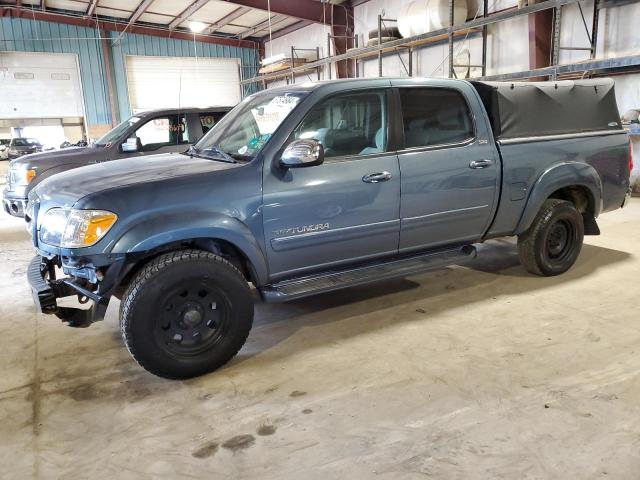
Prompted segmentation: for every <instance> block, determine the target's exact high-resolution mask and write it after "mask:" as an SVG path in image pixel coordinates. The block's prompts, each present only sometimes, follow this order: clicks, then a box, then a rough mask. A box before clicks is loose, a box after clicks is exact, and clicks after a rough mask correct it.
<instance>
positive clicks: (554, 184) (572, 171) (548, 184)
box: [513, 162, 602, 235]
mask: <svg viewBox="0 0 640 480" xmlns="http://www.w3.org/2000/svg"><path fill="white" fill-rule="evenodd" d="M572 185H579V186H583V187H586V188H587V189H588V190H589V192H590V193H591V197H592V198H593V205H594V212H593V216H594V217H597V216H598V215H599V213H600V210H601V209H602V181H601V180H600V175H598V172H596V170H595V169H594V168H593V167H592V166H591V165H589V164H587V163H579V162H562V163H557V164H555V165H553V166H551V167H549V168H548V169H547V170H545V171H544V172H542V175H540V177H539V178H538V180H536V182H535V183H534V184H533V186H532V187H531V191H530V193H529V198H528V199H527V203H526V205H525V207H524V210H523V212H522V215H521V216H520V220H519V222H518V225H517V227H516V230H515V232H514V233H513V234H514V235H520V234H521V233H523V232H525V231H526V230H527V229H528V228H529V227H530V226H531V224H532V223H533V219H534V218H535V216H536V215H537V214H538V212H539V211H540V208H542V204H543V203H544V202H545V200H546V199H547V198H549V196H550V195H551V194H552V193H553V192H555V191H556V190H559V189H561V188H564V187H570V186H572Z"/></svg>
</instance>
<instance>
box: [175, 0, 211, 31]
mask: <svg viewBox="0 0 640 480" xmlns="http://www.w3.org/2000/svg"><path fill="white" fill-rule="evenodd" d="M207 3H209V0H197V1H195V2H193V3H192V4H191V5H189V6H188V7H187V8H186V9H185V10H184V11H183V12H182V13H181V14H180V15H178V16H177V17H176V18H174V19H173V20H172V21H171V23H170V24H169V30H173V29H174V28H176V27H177V26H178V25H180V24H181V23H182V22H184V21H185V20H188V19H189V17H190V16H191V15H193V14H194V13H196V12H197V11H198V10H200V9H201V8H202V7H204V6H205V5H206V4H207Z"/></svg>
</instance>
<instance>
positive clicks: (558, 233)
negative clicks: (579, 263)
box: [518, 198, 584, 276]
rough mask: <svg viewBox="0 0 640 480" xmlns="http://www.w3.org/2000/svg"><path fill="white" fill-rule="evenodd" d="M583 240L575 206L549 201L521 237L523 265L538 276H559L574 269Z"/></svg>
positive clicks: (580, 216) (520, 255)
mask: <svg viewBox="0 0 640 480" xmlns="http://www.w3.org/2000/svg"><path fill="white" fill-rule="evenodd" d="M583 239H584V224H583V221H582V215H581V214H580V212H578V210H577V209H576V207H575V206H574V205H573V203H571V202H567V201H565V200H559V199H555V198H550V199H548V200H546V201H545V202H544V204H543V205H542V208H541V209H540V212H538V215H536V218H535V219H534V220H533V224H532V225H531V227H529V229H528V230H527V231H526V232H525V233H523V234H522V235H520V236H519V237H518V256H519V257H520V263H522V265H523V266H524V267H525V268H526V269H527V270H528V271H529V272H531V273H534V274H536V275H544V276H552V275H559V274H561V273H564V272H566V271H567V270H569V269H570V268H571V267H572V266H573V264H574V263H575V261H576V259H577V258H578V255H580V250H581V249H582V241H583Z"/></svg>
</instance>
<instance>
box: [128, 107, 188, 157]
mask: <svg viewBox="0 0 640 480" xmlns="http://www.w3.org/2000/svg"><path fill="white" fill-rule="evenodd" d="M135 136H136V137H137V141H139V143H140V144H139V145H138V150H142V151H145V152H152V151H154V150H158V149H159V148H162V147H168V146H171V145H180V144H186V143H189V132H188V131H187V123H186V119H185V118H184V115H169V116H165V117H157V118H154V119H152V120H150V121H148V122H147V123H145V124H144V125H142V126H141V127H140V128H138V130H136V134H135Z"/></svg>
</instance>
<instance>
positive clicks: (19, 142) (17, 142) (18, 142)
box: [11, 138, 38, 147]
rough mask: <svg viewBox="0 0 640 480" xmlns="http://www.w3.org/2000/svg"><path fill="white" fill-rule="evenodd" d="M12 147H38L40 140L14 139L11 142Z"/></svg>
mask: <svg viewBox="0 0 640 480" xmlns="http://www.w3.org/2000/svg"><path fill="white" fill-rule="evenodd" d="M11 145H12V146H14V147H29V146H31V145H38V140H36V139H35V138H14V139H13V140H11Z"/></svg>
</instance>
